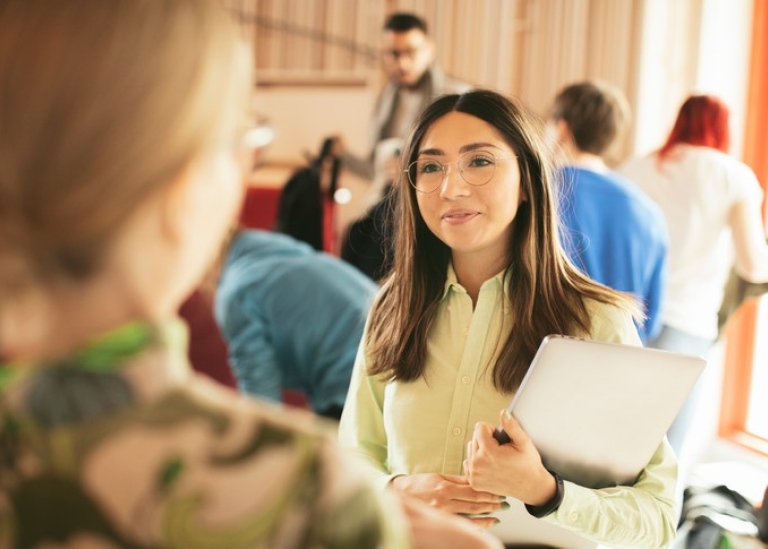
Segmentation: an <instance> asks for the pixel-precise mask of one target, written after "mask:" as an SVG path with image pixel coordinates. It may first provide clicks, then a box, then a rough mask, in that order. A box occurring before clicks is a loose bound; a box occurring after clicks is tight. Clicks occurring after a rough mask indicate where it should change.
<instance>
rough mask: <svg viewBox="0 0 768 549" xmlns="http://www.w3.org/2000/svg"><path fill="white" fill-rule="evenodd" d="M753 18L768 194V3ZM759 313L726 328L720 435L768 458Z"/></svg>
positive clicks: (747, 145) (760, 156)
mask: <svg viewBox="0 0 768 549" xmlns="http://www.w3.org/2000/svg"><path fill="white" fill-rule="evenodd" d="M752 21H753V23H752V48H751V59H750V72H749V79H750V81H749V88H748V96H747V109H746V111H747V113H748V116H747V117H746V128H745V139H744V162H746V163H747V164H748V165H749V166H750V167H751V168H752V169H753V170H754V172H755V174H756V175H757V178H758V180H759V181H760V184H761V186H762V187H763V191H764V193H766V194H768V154H766V152H768V126H766V125H765V124H764V123H763V121H764V120H766V119H768V2H764V1H762V0H754V3H753V17H752ZM767 208H768V200H765V199H764V200H763V220H765V219H766V218H767V211H768V210H767ZM763 299H768V297H763ZM759 311H760V300H759V299H757V298H752V299H748V300H746V301H745V302H744V303H743V304H742V306H741V307H740V308H739V309H738V311H737V312H736V313H735V314H734V315H733V317H732V318H731V319H730V321H729V324H728V327H727V329H726V336H725V339H726V345H725V357H724V361H725V371H724V374H723V389H722V400H721V407H720V425H719V432H718V434H719V436H720V437H721V438H724V439H726V440H729V441H731V442H733V443H735V444H737V445H739V446H741V447H744V448H747V449H749V450H752V451H754V452H757V453H758V454H761V455H763V456H768V440H766V439H764V438H761V437H759V436H756V435H755V434H754V433H750V432H749V431H748V430H747V414H748V409H749V397H750V393H751V391H750V384H751V381H752V372H753V369H754V367H755V366H756V365H755V364H754V359H755V356H754V349H755V343H756V338H757V333H756V331H757V327H758V315H759Z"/></svg>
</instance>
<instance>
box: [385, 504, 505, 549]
mask: <svg viewBox="0 0 768 549" xmlns="http://www.w3.org/2000/svg"><path fill="white" fill-rule="evenodd" d="M400 502H401V504H402V506H403V509H404V510H405V514H406V516H407V517H408V522H409V524H410V529H411V542H412V547H413V549H422V548H424V549H431V548H432V547H441V548H442V549H454V548H455V549H467V548H468V547H471V548H473V549H502V547H503V545H502V543H501V541H499V539H498V538H495V537H494V536H492V535H491V534H490V533H487V532H484V531H483V530H481V529H479V528H478V527H477V525H474V526H473V525H472V524H471V523H470V522H469V521H467V520H465V519H463V518H461V517H457V516H454V515H450V514H448V513H444V512H442V511H439V510H437V509H434V508H432V507H430V506H429V505H426V504H425V503H422V502H421V501H417V500H415V499H412V498H405V497H401V498H400Z"/></svg>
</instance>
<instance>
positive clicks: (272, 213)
mask: <svg viewBox="0 0 768 549" xmlns="http://www.w3.org/2000/svg"><path fill="white" fill-rule="evenodd" d="M280 191H281V189H280V188H277V187H248V189H247V190H246V193H245V201H244V202H243V209H242V210H241V212H240V223H241V224H242V225H243V226H244V227H247V228H249V229H265V230H271V229H272V228H273V227H274V225H275V219H276V218H277V204H278V202H279V201H280Z"/></svg>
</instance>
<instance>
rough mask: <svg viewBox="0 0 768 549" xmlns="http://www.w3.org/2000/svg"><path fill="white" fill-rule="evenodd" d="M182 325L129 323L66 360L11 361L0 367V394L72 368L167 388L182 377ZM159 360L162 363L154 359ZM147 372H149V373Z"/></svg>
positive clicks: (185, 364) (184, 364)
mask: <svg viewBox="0 0 768 549" xmlns="http://www.w3.org/2000/svg"><path fill="white" fill-rule="evenodd" d="M187 342H188V335H187V328H186V325H185V324H184V323H183V322H182V321H181V320H180V319H178V318H174V319H171V320H168V321H165V322H162V323H159V324H149V323H145V322H130V323H128V324H124V325H123V326H121V327H119V328H117V329H115V330H111V331H109V332H106V333H104V334H100V335H99V336H97V337H95V338H93V339H92V340H91V341H90V342H89V343H87V344H86V345H84V346H83V347H82V348H81V349H79V350H77V351H76V352H74V353H72V354H71V355H69V356H67V357H62V358H59V359H55V360H44V361H37V362H35V361H11V362H5V363H2V364H0V394H2V393H3V392H4V391H5V390H6V389H8V388H9V387H10V386H11V385H13V384H15V383H16V382H17V381H20V380H22V379H25V378H28V377H31V376H33V375H34V374H35V372H38V371H40V370H41V369H45V368H74V369H78V370H81V371H87V372H91V373H110V372H118V373H121V374H122V373H123V372H125V374H126V376H127V377H128V378H130V379H131V381H132V382H134V383H138V385H146V383H145V382H144V381H143V379H144V378H147V380H150V379H151V380H152V381H151V382H150V383H149V385H152V390H151V392H155V391H157V390H158V389H159V388H160V387H158V382H157V381H158V380H165V381H163V382H161V383H160V384H162V385H170V384H171V382H172V381H178V380H179V379H180V378H183V377H186V374H187V373H188V371H189V362H188V360H187V358H186V348H187ZM160 357H162V360H158V359H159V358H160ZM150 370H151V371H150Z"/></svg>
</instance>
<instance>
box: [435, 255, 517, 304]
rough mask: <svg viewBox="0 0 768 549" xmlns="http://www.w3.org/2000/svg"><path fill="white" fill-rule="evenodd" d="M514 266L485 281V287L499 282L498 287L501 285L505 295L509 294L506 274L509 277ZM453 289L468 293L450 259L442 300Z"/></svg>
mask: <svg viewBox="0 0 768 549" xmlns="http://www.w3.org/2000/svg"><path fill="white" fill-rule="evenodd" d="M511 270H512V267H511V266H510V267H507V268H506V269H504V270H503V271H500V272H499V273H497V274H496V275H495V276H493V277H492V278H490V279H488V280H486V281H485V282H484V283H483V287H485V286H486V285H487V284H497V285H498V287H501V288H502V289H503V291H504V295H505V296H507V297H508V296H509V288H508V284H504V276H505V274H506V276H507V278H508V277H509V274H510V273H511ZM451 289H453V291H455V292H458V293H464V294H465V293H467V290H466V289H465V288H464V286H462V285H461V283H460V282H459V279H458V278H457V277H456V271H454V270H453V263H451V262H450V261H449V262H448V273H447V275H446V277H445V287H444V288H443V294H442V296H441V297H440V300H441V301H442V300H443V299H445V298H446V297H447V296H448V293H449V292H450V290H451Z"/></svg>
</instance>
